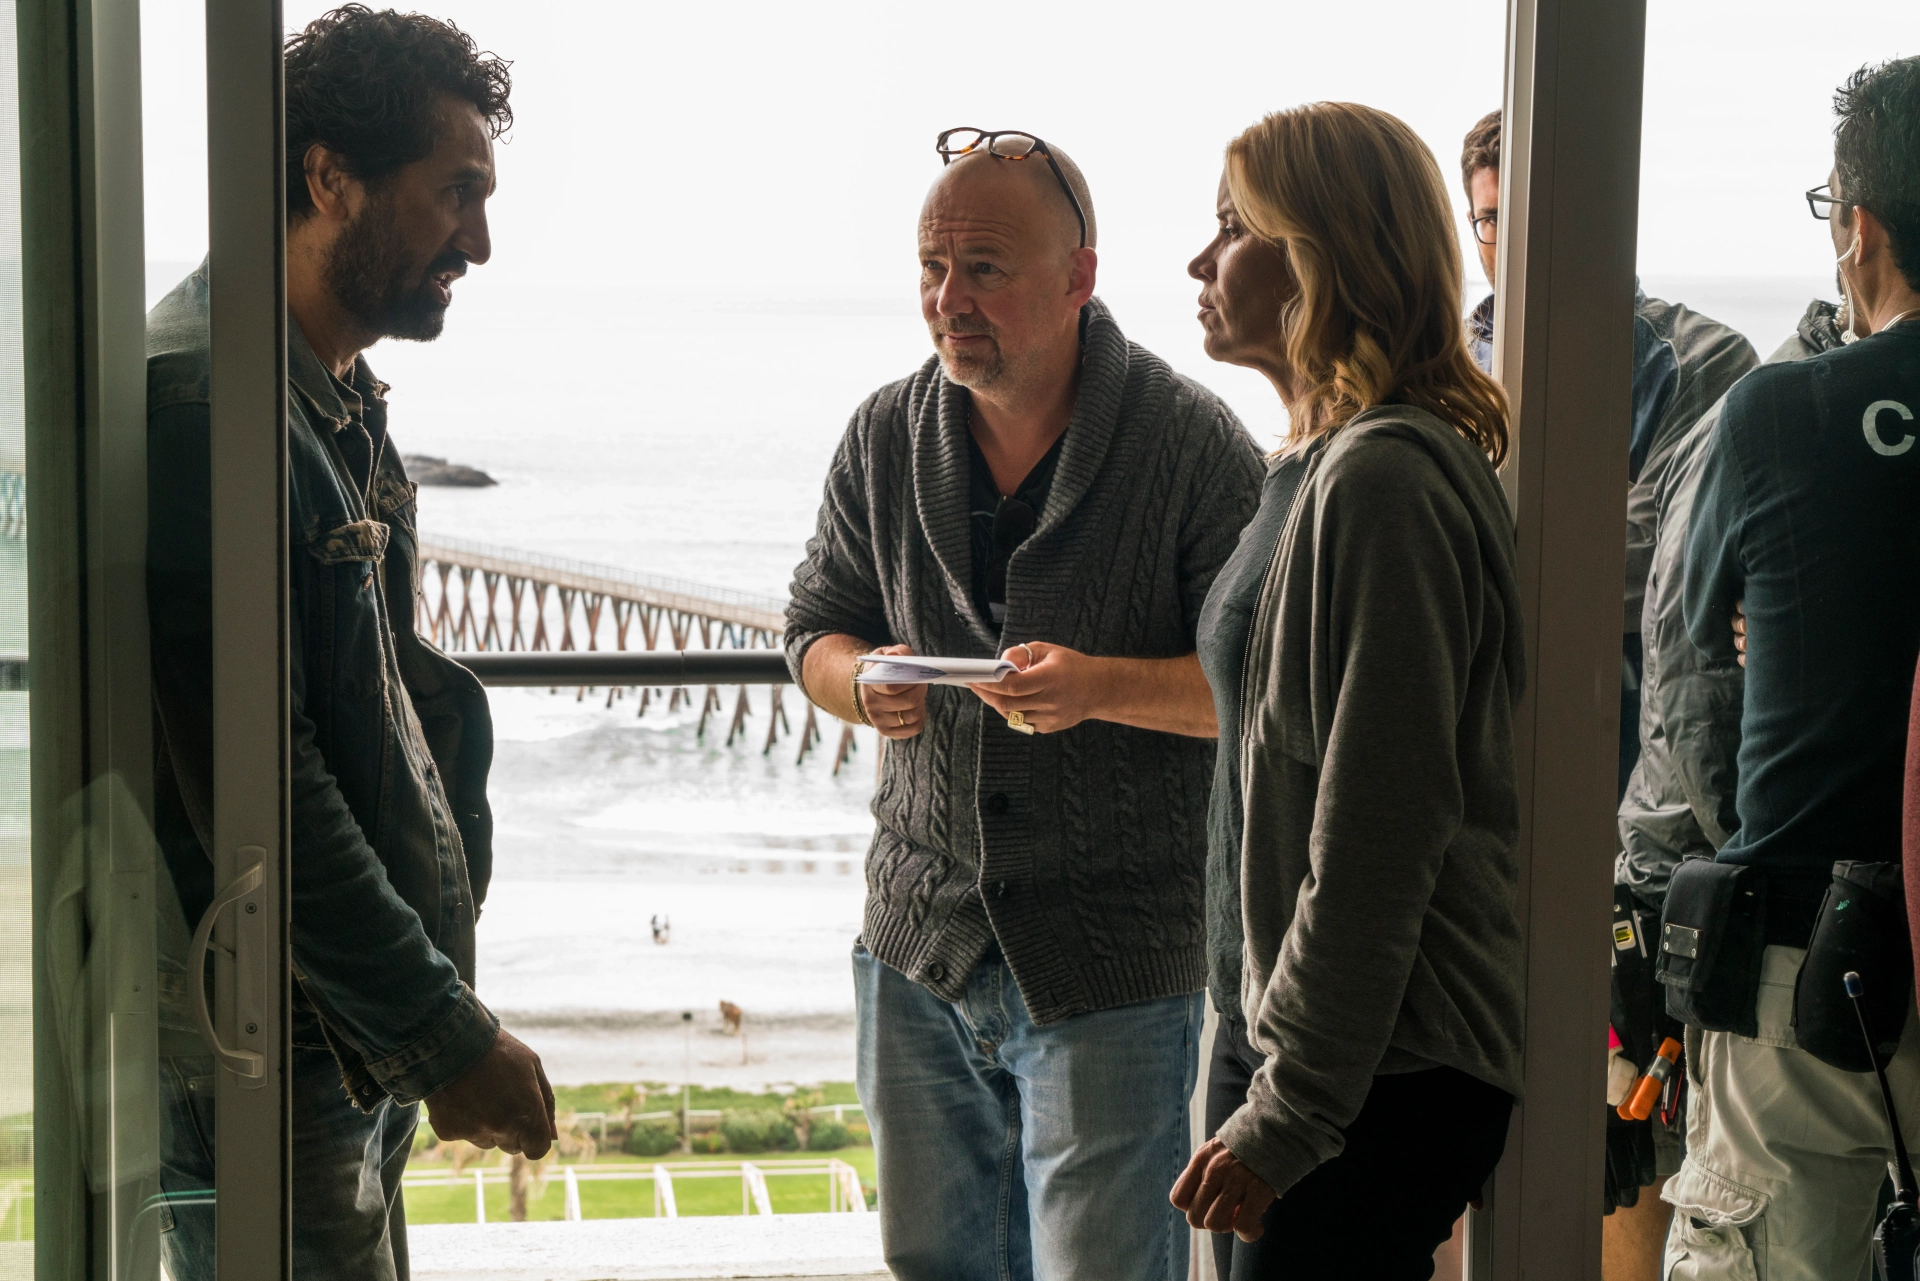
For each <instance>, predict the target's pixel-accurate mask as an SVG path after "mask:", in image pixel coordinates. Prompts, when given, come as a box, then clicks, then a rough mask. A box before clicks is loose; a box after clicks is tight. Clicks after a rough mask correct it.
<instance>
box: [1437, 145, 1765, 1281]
mask: <svg viewBox="0 0 1920 1281" xmlns="http://www.w3.org/2000/svg"><path fill="white" fill-rule="evenodd" d="M1501 141H1502V139H1501V114H1500V112H1498V111H1493V112H1489V113H1488V114H1487V115H1485V116H1483V117H1481V119H1480V120H1479V121H1478V122H1477V123H1476V124H1475V125H1474V127H1473V128H1472V129H1471V130H1470V131H1469V132H1468V134H1467V136H1466V139H1465V142H1464V144H1463V146H1462V148H1461V154H1460V178H1461V183H1462V185H1463V186H1464V187H1465V188H1466V195H1467V205H1468V210H1469V214H1468V216H1469V225H1470V227H1471V229H1472V231H1473V237H1474V247H1475V248H1476V249H1478V250H1479V253H1480V265H1481V267H1482V268H1483V269H1484V270H1485V272H1486V276H1487V282H1488V283H1489V284H1493V283H1494V282H1495V278H1496V276H1495V273H1496V271H1497V269H1498V266H1499V227H1500V150H1501ZM1634 292H1635V296H1634V307H1633V397H1632V414H1631V418H1630V420H1629V422H1628V424H1627V437H1628V455H1627V476H1626V500H1627V503H1626V507H1627V529H1626V540H1627V560H1626V580H1625V584H1624V591H1623V617H1622V624H1623V625H1622V631H1621V671H1620V740H1619V742H1620V751H1619V772H1618V779H1617V786H1618V788H1619V797H1618V799H1619V800H1620V801H1621V803H1622V805H1623V806H1625V805H1627V804H1628V803H1629V800H1630V798H1629V776H1630V775H1631V774H1632V773H1633V771H1634V769H1635V763H1636V761H1637V760H1638V759H1639V756H1640V750H1641V717H1642V712H1641V700H1642V690H1643V681H1644V662H1643V657H1642V655H1643V652H1644V637H1643V635H1642V630H1641V619H1642V614H1643V613H1644V612H1645V597H1646V592H1647V583H1648V575H1649V570H1650V569H1651V567H1652V564H1653V559H1654V542H1655V534H1656V527H1657V524H1658V503H1657V501H1656V497H1657V495H1659V494H1660V493H1661V491H1662V486H1663V484H1664V483H1665V482H1666V481H1667V479H1668V473H1669V471H1670V469H1671V468H1672V466H1673V465H1674V462H1675V459H1676V456H1677V455H1678V453H1679V452H1680V450H1681V446H1682V441H1683V440H1685V439H1687V438H1688V436H1689V432H1690V431H1691V430H1692V429H1693V428H1694V426H1695V424H1696V423H1698V422H1699V421H1700V419H1701V416H1702V415H1703V414H1705V413H1706V412H1707V410H1708V409H1709V407H1711V406H1713V405H1714V404H1715V403H1716V402H1717V401H1718V400H1719V399H1720V398H1721V397H1722V396H1723V395H1724V394H1725V393H1726V392H1727V390H1728V388H1730V387H1731V386H1733V384H1734V383H1735V382H1736V381H1738V380H1739V379H1740V377H1741V376H1742V375H1744V374H1745V373H1746V372H1747V371H1748V370H1749V369H1752V368H1753V367H1754V366H1755V365H1756V364H1758V363H1759V361H1758V357H1756V356H1755V354H1754V351H1753V348H1752V346H1751V345H1750V344H1749V343H1748V342H1747V340H1746V339H1745V338H1743V337H1742V336H1741V335H1740V334H1738V333H1737V332H1735V331H1734V330H1732V329H1730V328H1728V327H1727V326H1726V325H1723V324H1721V323H1719V322H1718V321H1715V320H1710V319H1708V318H1707V317H1705V316H1702V315H1700V314H1699V313H1698V312H1695V311H1692V310H1690V309H1689V308H1687V307H1685V306H1682V305H1680V304H1677V303H1669V302H1665V301H1662V300H1661V299H1658V298H1649V297H1648V296H1647V295H1646V294H1645V293H1644V292H1641V291H1640V290H1639V289H1637V288H1636V289H1635V291H1634ZM1493 310H1494V295H1493V294H1488V295H1487V297H1486V298H1485V300H1483V301H1482V302H1481V303H1480V304H1479V305H1478V306H1477V307H1475V308H1474V310H1473V311H1472V312H1471V313H1469V315H1468V317H1467V339H1468V346H1469V347H1470V348H1471V349H1472V351H1473V354H1474V359H1475V360H1476V361H1478V362H1479V364H1480V366H1481V368H1483V369H1485V370H1487V371H1488V372H1489V373H1491V372H1492V370H1493ZM1680 527H1681V529H1682V530H1684V528H1685V521H1684V517H1683V518H1682V520H1681V526H1680ZM1736 706H1737V691H1736ZM1622 831H1623V833H1624V832H1626V831H1627V821H1626V820H1625V819H1624V818H1623V819H1622ZM1624 868H1625V862H1624V860H1623V874H1624ZM1664 891H1665V881H1664V879H1661V880H1658V882H1657V883H1653V882H1647V881H1642V882H1641V883H1640V884H1639V885H1638V886H1637V891H1636V892H1638V893H1639V894H1641V895H1642V896H1643V898H1644V900H1645V903H1646V905H1647V910H1648V911H1650V913H1651V919H1652V920H1654V921H1655V922H1657V921H1658V919H1659V909H1660V895H1662V894H1664ZM1642 977H1643V976H1642V975H1641V973H1640V972H1639V971H1637V970H1635V969H1632V968H1631V967H1629V968H1627V969H1625V970H1619V969H1617V970H1616V971H1615V980H1616V992H1615V1001H1614V1008H1615V1011H1616V1015H1617V1014H1618V1012H1619V1011H1620V1010H1621V1009H1622V1008H1623V1005H1624V1006H1625V1007H1626V1008H1631V1009H1634V1010H1640V1009H1643V1008H1644V1009H1648V1010H1651V1008H1652V1007H1653V1004H1654V997H1653V995H1652V993H1653V988H1652V983H1651V962H1649V963H1648V965H1647V967H1646V973H1645V975H1644V980H1645V981H1644V982H1642V981H1641V979H1642ZM1622 983H1625V984H1627V986H1628V990H1626V991H1622V990H1621V986H1620V985H1621V984H1622ZM1643 989H1644V990H1643ZM1616 1021H1626V1020H1623V1019H1618V1018H1617V1019H1616ZM1632 1022H1633V1024H1634V1026H1633V1027H1632V1028H1631V1029H1617V1030H1618V1031H1620V1032H1621V1035H1622V1040H1623V1046H1622V1052H1621V1056H1620V1057H1621V1058H1622V1059H1623V1060H1624V1063H1623V1065H1622V1067H1621V1069H1620V1070H1621V1071H1622V1072H1625V1071H1626V1070H1627V1068H1626V1067H1625V1064H1632V1065H1634V1067H1636V1068H1637V1069H1638V1070H1640V1071H1644V1070H1645V1068H1646V1066H1647V1064H1648V1063H1649V1062H1650V1061H1651V1059H1652V1057H1653V1054H1654V1051H1655V1050H1656V1049H1657V1047H1658V1045H1659V1042H1660V1038H1659V1036H1658V1035H1657V1034H1656V1033H1657V1031H1658V1027H1657V1024H1656V1022H1655V1021H1654V1020H1653V1019H1652V1017H1651V1014H1649V1017H1648V1018H1647V1019H1645V1020H1642V1019H1634V1020H1632ZM1643 1030H1644V1031H1645V1032H1646V1034H1647V1035H1646V1036H1642V1035H1641V1033H1642V1031H1643ZM1649 1038H1651V1039H1650V1041H1649V1043H1647V1044H1641V1042H1642V1041H1643V1040H1648V1039H1649ZM1629 1041H1630V1042H1631V1043H1628V1042H1629ZM1614 1101H1615V1102H1617V1101H1618V1100H1617V1099H1616V1100H1614ZM1679 1144H1680V1140H1679V1131H1678V1130H1677V1129H1674V1128H1670V1127H1665V1126H1662V1125H1661V1124H1660V1123H1659V1121H1658V1120H1657V1119H1653V1120H1649V1121H1646V1122H1628V1121H1625V1120H1622V1119H1621V1118H1620V1117H1619V1116H1618V1114H1617V1113H1615V1112H1614V1111H1613V1109H1612V1108H1611V1107H1609V1108H1608V1173H1607V1183H1606V1196H1607V1201H1606V1208H1607V1212H1608V1216H1609V1217H1608V1219H1607V1224H1606V1233H1605V1243H1606V1260H1607V1268H1608V1275H1609V1276H1610V1277H1612V1276H1616V1275H1617V1276H1619V1277H1622V1278H1626V1277H1638V1276H1641V1275H1646V1276H1651V1275H1653V1273H1654V1271H1655V1270H1656V1269H1657V1267H1658V1258H1659V1252H1660V1247H1661V1242H1662V1240H1663V1239H1664V1236H1665V1229H1666V1218H1667V1209H1666V1207H1665V1206H1664V1205H1663V1204H1662V1203H1661V1202H1660V1201H1659V1200H1658V1199H1657V1197H1649V1198H1645V1200H1644V1203H1643V1202H1642V1198H1641V1197H1640V1188H1641V1187H1642V1186H1643V1185H1645V1184H1657V1183H1658V1181H1659V1180H1660V1179H1661V1178H1664V1177H1665V1176H1666V1175H1670V1174H1672V1173H1673V1172H1674V1171H1675V1170H1677V1169H1678V1168H1679V1162H1680V1155H1681V1149H1680V1145H1679ZM1637 1207H1643V1208H1637ZM1617 1209H1618V1210H1621V1211H1624V1212H1623V1213H1615V1211H1616V1210H1617Z"/></svg>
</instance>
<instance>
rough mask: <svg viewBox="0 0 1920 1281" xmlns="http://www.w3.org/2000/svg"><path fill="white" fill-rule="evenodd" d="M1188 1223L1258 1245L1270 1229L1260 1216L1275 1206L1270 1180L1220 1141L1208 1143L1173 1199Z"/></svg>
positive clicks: (1176, 1187)
mask: <svg viewBox="0 0 1920 1281" xmlns="http://www.w3.org/2000/svg"><path fill="white" fill-rule="evenodd" d="M1168 1199H1169V1200H1171V1201H1172V1202H1173V1208H1174V1209H1176V1210H1184V1211H1186V1215H1187V1222H1188V1223H1190V1224H1192V1225H1193V1226H1194V1227H1196V1228H1205V1229H1206V1230H1207V1231H1209V1232H1228V1231H1231V1232H1232V1233H1233V1234H1234V1235H1235V1236H1237V1237H1239V1238H1240V1239H1241V1240H1242V1241H1258V1240H1259V1239H1260V1235H1261V1233H1263V1232H1265V1231H1266V1228H1265V1227H1264V1226H1263V1225H1262V1224H1261V1222H1260V1216H1261V1215H1263V1214H1265V1213H1266V1212H1267V1207H1268V1206H1270V1205H1272V1204H1273V1189H1272V1188H1270V1187H1268V1186H1267V1183H1266V1180H1264V1179H1262V1178H1261V1177H1260V1176H1259V1175H1257V1174H1255V1173H1254V1172H1253V1171H1252V1170H1249V1169H1248V1168H1247V1167H1246V1166H1244V1165H1242V1164H1240V1158H1239V1157H1237V1156H1235V1155H1234V1154H1233V1153H1231V1152H1229V1151H1227V1145H1226V1144H1224V1143H1222V1142H1221V1141H1220V1140H1218V1139H1208V1140H1207V1141H1206V1144H1205V1145H1204V1146H1202V1147H1201V1149H1200V1150H1199V1151H1198V1152H1195V1153H1194V1154H1193V1160H1191V1161H1189V1162H1187V1169H1186V1173H1184V1174H1182V1175H1181V1176H1180V1181H1179V1182H1178V1183H1176V1184H1174V1185H1173V1192H1172V1193H1171V1194H1170V1195H1169V1198H1168Z"/></svg>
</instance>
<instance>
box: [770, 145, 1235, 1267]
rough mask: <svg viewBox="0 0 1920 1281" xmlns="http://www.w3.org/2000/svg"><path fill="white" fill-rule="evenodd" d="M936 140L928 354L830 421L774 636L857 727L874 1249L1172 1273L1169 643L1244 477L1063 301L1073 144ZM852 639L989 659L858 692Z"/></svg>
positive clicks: (1192, 991)
mask: <svg viewBox="0 0 1920 1281" xmlns="http://www.w3.org/2000/svg"><path fill="white" fill-rule="evenodd" d="M937 148H938V150H939V153H940V155H941V158H942V161H943V163H944V167H943V169H942V171H941V173H940V175H939V177H938V178H937V180H936V181H935V182H934V184H933V188H932V190H931V191H930V192H929V193H928V196H927V200H926V204H925V206H924V207H923V209H922V211H921V217H920V229H919V256H920V297H921V311H922V314H923V316H924V317H925V319H926V322H927V327H928V330H929V332H930V333H931V335H932V337H933V342H934V349H935V354H934V356H933V358H931V359H929V360H928V361H927V362H926V363H925V364H924V365H922V366H921V368H920V369H919V370H918V371H917V372H915V373H914V374H913V375H911V376H910V377H908V378H905V379H903V380H901V381H900V382H897V383H894V384H892V385H890V386H887V387H884V388H882V389H881V390H879V391H878V392H876V393H874V394H873V395H872V396H871V397H869V398H868V400H867V401H866V403H865V404H863V405H862V406H861V407H860V408H859V410H858V411H856V412H855V414H854V416H853V420H852V422H851V423H850V424H849V425H848V428H847V434H846V436H845V437H844V439H843V440H842V442H841V445H840V449H839V451H838V453H837V455H836V456H835V458H834V461H833V465H832V468H831V470H830V472H829V475H828V478H827V486H826V498H825V502H824V503H823V505H822V507H821V512H820V521H819V527H818V530H817V532H816V534H815V536H814V538H813V539H812V540H811V541H810V542H809V543H808V545H807V557H806V559H805V560H804V561H802V562H801V564H800V566H799V568H798V569H797V570H796V571H795V574H794V582H793V592H792V604H791V605H790V606H789V609H788V614H787V634H786V646H787V656H788V662H789V664H790V665H791V667H792V669H793V673H794V676H795V678H796V679H797V680H798V681H799V682H800V684H801V685H802V687H803V688H804V689H805V690H806V691H807V694H808V696H809V697H811V698H812V699H813V701H814V702H815V703H817V704H819V705H820V706H821V707H823V708H825V709H826V710H827V711H829V712H832V713H834V714H835V715H837V716H840V717H841V718H843V719H845V720H848V721H859V722H863V723H866V724H871V725H873V726H874V727H875V728H876V729H877V730H878V731H879V733H880V734H882V735H883V736H884V737H886V738H887V739H889V740H890V742H889V744H888V750H887V752H886V756H885V761H884V764H883V767H882V777H881V781H880V785H879V788H878V790H877V792H876V794H875V798H874V805H873V810H874V817H875V834H874V839H873V844H872V847H871V849H870V850H869V853H868V856H867V891H868V893H867V906H866V913H865V920H864V928H863V930H862V932H861V938H860V941H859V942H858V943H857V944H856V946H855V949H854V956H853V969H854V982H855V994H856V1004H857V1009H858V1028H859V1080H860V1098H861V1102H862V1103H863V1104H864V1105H865V1107H866V1111H867V1116H868V1119H869V1121H870V1122H871V1124H872V1126H873V1135H874V1145H875V1148H876V1154H877V1157H878V1166H879V1181H880V1183H881V1185H882V1186H883V1187H884V1188H885V1189H886V1191H885V1195H884V1196H883V1198H882V1200H881V1204H880V1212H881V1216H882V1218H881V1228H882V1234H883V1241H884V1245H885V1252H886V1256H887V1262H888V1266H889V1267H890V1268H891V1269H892V1271H893V1274H894V1276H896V1277H900V1278H908V1279H913V1278H940V1279H941V1281H954V1279H966V1278H975V1277H977V1278H980V1279H981V1281H988V1279H989V1278H994V1279H997V1278H1003V1277H1018V1278H1030V1277H1046V1278H1054V1277H1086V1278H1100V1279H1101V1281H1116V1279H1125V1278H1140V1279H1141V1281H1147V1279H1148V1278H1153V1279H1154V1281H1178V1279H1179V1278H1184V1277H1185V1276H1186V1273H1187V1242H1188V1230H1187V1227H1186V1224H1185V1221H1184V1219H1183V1218H1182V1217H1181V1216H1180V1215H1179V1214H1178V1213H1177V1212H1175V1211H1173V1209H1172V1207H1171V1206H1170V1205H1169V1204H1168V1202H1167V1195H1166V1193H1167V1188H1168V1187H1170V1186H1172V1182H1173V1180H1174V1179H1175V1178H1176V1177H1177V1176H1178V1175H1179V1172H1180V1170H1181V1168H1182V1167H1183V1166H1184V1164H1185V1160H1186V1155H1187V1150H1188V1148H1189V1146H1190V1142H1189V1136H1188V1112H1187V1104H1188V1099H1189V1097H1190V1096H1191V1094H1192V1091H1193V1086H1194V1081H1195V1077H1196V1073H1197V1068H1198V1054H1197V1052H1198V1043H1199V1039H1200V1017H1201V989H1202V988H1203V987H1204V985H1205V983H1206V976H1207V963H1206V926H1205V916H1204V898H1205V863H1206V847H1207V840H1206V816H1207V791H1208V786H1209V782H1210V780H1211V777H1212V772H1213V751H1214V748H1213V742H1212V739H1213V737H1214V735H1215V732H1216V730H1215V726H1214V723H1213V715H1212V708H1213V704H1212V700H1211V697H1210V696H1209V695H1208V693H1207V686H1206V682H1205V677H1204V676H1203V675H1202V673H1201V670H1200V665H1199V661H1198V659H1197V658H1196V657H1195V654H1194V629H1195V625H1196V623H1197V621H1198V618H1199V613H1200V606H1201V603H1202V601H1203V600H1204V599H1205V597H1206V593H1207V588H1208V586H1209V585H1210V584H1211V583H1212V581H1213V576H1214V574H1215V573H1216V572H1217V571H1218V569H1219V567H1220V565H1221V564H1222V562H1224V561H1225V560H1226V558H1227V556H1228V555H1229V554H1230V553H1231V552H1232V551H1233V548H1234V546H1235V543H1236V542H1237V540H1238V537H1239V533H1240V530H1241V528H1242V526H1244V525H1245V524H1246V522H1247V520H1248V519H1249V518H1250V517H1251V515H1252V513H1253V510H1254V508H1255V506H1256V505H1257V503H1258V500H1259V492H1260V484H1261V479H1262V474H1263V469H1262V466H1261V463H1260V458H1259V454H1258V451H1257V450H1256V449H1255V448H1254V445H1253V443H1252V441H1251V439H1250V438H1249V437H1248V435H1247V433H1246V431H1245V429H1244V428H1243V427H1241V425H1240V423H1239V422H1238V421H1237V420H1236V419H1235V418H1234V416H1233V414H1232V412H1231V411H1230V410H1228V409H1227V408H1226V406H1224V405H1223V404H1221V403H1220V401H1219V400H1217V399H1216V398H1215V397H1214V396H1212V395H1211V394H1210V393H1208V392H1207V391H1205V390H1203V389H1202V388H1200V387H1198V386H1197V385H1195V384H1194V383H1192V382H1189V381H1188V380H1186V379H1184V378H1181V377H1180V376H1178V375H1176V374H1175V373H1173V372H1172V370H1171V369H1169V368H1168V367H1167V365H1166V363H1165V362H1163V361H1161V360H1160V359H1159V358H1157V357H1155V356H1153V355H1152V354H1151V353H1149V352H1147V351H1145V350H1143V349H1141V348H1140V347H1138V346H1135V345H1133V344H1131V343H1129V342H1128V341H1127V340H1126V338H1125V337H1124V336H1123V335H1122V333H1121V332H1120V329H1119V326H1118V325H1117V324H1116V323H1115V321H1114V318H1113V316H1112V314H1111V313H1110V312H1109V311H1108V310H1107V308H1106V307H1105V305H1103V304H1102V303H1101V302H1100V301H1099V300H1098V299H1096V298H1095V297H1094V296H1093V294H1094V279H1095V273H1096V268H1097V262H1098V259H1097V255H1096V251H1095V241H1096V236H1097V223H1096V219H1095V217H1094V210H1093V202H1092V199H1091V197H1090V195H1089V194H1088V191H1087V187H1086V183H1085V181H1084V179H1083V178H1082V177H1081V175H1080V171H1079V169H1078V167H1077V166H1075V165H1074V163H1073V161H1072V160H1070V159H1069V158H1068V157H1067V156H1066V155H1065V154H1064V153H1063V152H1061V151H1059V150H1058V149H1056V148H1052V147H1049V146H1048V145H1047V144H1046V143H1045V142H1044V141H1043V140H1041V139H1039V138H1038V137H1036V136H1034V135H1032V134H1028V133H1014V132H998V133H990V132H987V131H983V130H978V129H956V130H949V131H947V132H946V133H944V134H942V135H940V138H939V140H938V143H937ZM869 652H880V653H890V654H909V653H912V654H921V655H935V656H940V657H947V658H953V657H968V658H990V657H994V656H997V655H1005V656H1006V657H1007V658H1008V660H1009V661H1011V662H1012V663H1013V664H1014V665H1015V666H1016V667H1017V668H1018V669H1020V670H1019V671H1017V672H1016V673H1015V674H1013V675H1010V676H1008V677H1007V678H1006V679H1005V680H1003V681H1002V682H1000V683H999V684H996V685H987V686H975V687H973V688H972V689H966V688H958V687H953V686H933V687H929V686H926V685H899V686H892V685H863V684H859V683H857V681H856V677H857V674H858V670H859V664H858V663H857V661H856V660H857V659H858V658H859V656H860V655H863V654H867V653H869Z"/></svg>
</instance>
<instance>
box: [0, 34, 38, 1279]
mask: <svg viewBox="0 0 1920 1281" xmlns="http://www.w3.org/2000/svg"><path fill="white" fill-rule="evenodd" d="M14 36H15V31H14V10H13V6H12V5H4V6H0V1279H4V1281H16V1278H17V1279H18V1281H25V1279H26V1278H28V1277H31V1276H32V1275H33V1211H34V1198H33V987H32V954H31V941H32V938H33V931H32V929H31V923H30V915H31V911H30V909H31V884H32V879H31V876H30V870H29V869H30V864H29V859H28V840H27V831H28V824H27V818H28V815H27V798H28V794H29V790H30V789H29V788H28V779H27V698H28V695H27V693H26V690H25V684H26V681H25V677H26V653H27V519H26V453H25V439H24V419H23V415H22V411H21V393H22V378H23V375H22V371H21V364H20V127H19V126H20V112H19V90H18V85H19V77H18V75H17V74H16V72H17V68H16V64H15V48H16V45H15V38H14Z"/></svg>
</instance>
